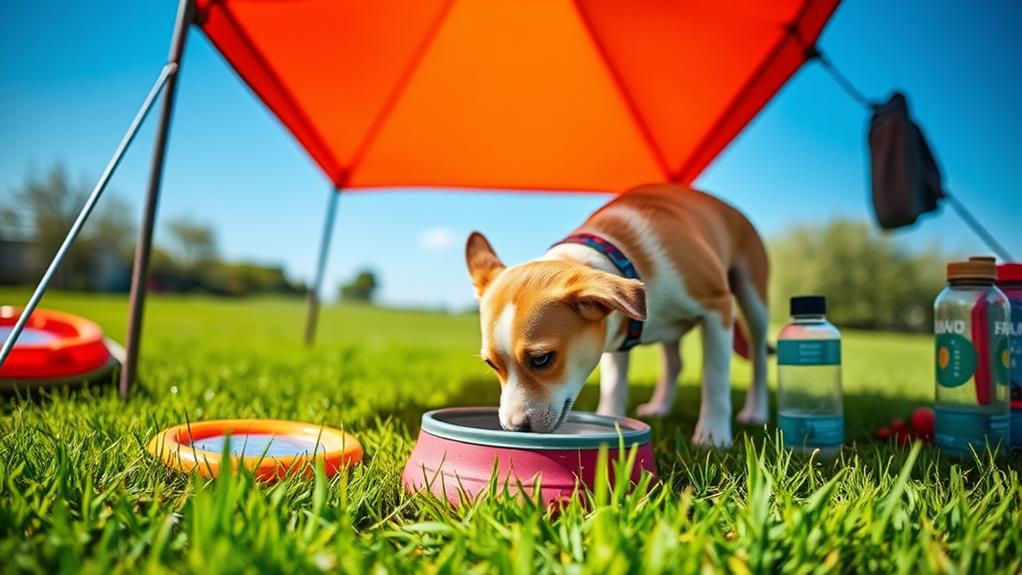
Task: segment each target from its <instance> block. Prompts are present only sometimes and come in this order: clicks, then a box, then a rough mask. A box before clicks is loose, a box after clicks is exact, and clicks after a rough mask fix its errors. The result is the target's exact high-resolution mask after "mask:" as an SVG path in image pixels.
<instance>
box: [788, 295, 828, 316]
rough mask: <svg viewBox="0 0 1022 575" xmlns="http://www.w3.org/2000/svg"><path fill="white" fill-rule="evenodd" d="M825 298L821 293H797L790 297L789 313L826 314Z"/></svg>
mask: <svg viewBox="0 0 1022 575" xmlns="http://www.w3.org/2000/svg"><path fill="white" fill-rule="evenodd" d="M826 314H827V298H825V297H824V296H822V295H797V296H794V297H792V298H791V315H793V316H795V315H826Z"/></svg>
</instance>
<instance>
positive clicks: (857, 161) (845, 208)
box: [0, 0, 1022, 307]
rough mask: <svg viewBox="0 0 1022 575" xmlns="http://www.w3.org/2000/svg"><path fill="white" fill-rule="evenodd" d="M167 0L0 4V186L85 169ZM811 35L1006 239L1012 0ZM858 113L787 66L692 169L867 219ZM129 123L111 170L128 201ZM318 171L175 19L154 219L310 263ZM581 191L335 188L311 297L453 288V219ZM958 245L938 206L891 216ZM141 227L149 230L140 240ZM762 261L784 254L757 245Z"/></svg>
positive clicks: (772, 228) (768, 222) (1016, 34)
mask: <svg viewBox="0 0 1022 575" xmlns="http://www.w3.org/2000/svg"><path fill="white" fill-rule="evenodd" d="M175 5H176V2H173V1H170V0H165V1H159V2H157V1H143V2H139V1H137V0H116V1H110V2H104V3H94V2H79V1H71V0H64V1H55V2H8V3H6V4H5V7H4V17H3V18H2V19H0V201H5V200H9V199H10V193H11V190H12V189H13V188H14V187H15V186H17V185H18V184H19V183H20V182H22V181H23V179H24V178H25V175H26V174H27V173H28V172H29V170H30V169H32V168H33V167H35V168H37V169H45V168H47V167H48V166H50V165H51V164H52V163H53V162H55V161H58V160H59V161H62V162H64V163H65V165H66V166H67V167H68V168H69V169H70V170H71V172H72V173H73V174H74V175H75V177H76V178H82V179H83V180H88V181H94V179H95V178H96V177H97V176H98V175H99V173H100V172H101V170H102V168H103V166H104V165H105V163H106V162H107V160H108V158H109V156H110V154H111V153H112V151H113V149H114V147H115V146H116V143H117V141H118V140H119V138H120V136H121V134H122V132H123V130H124V129H125V128H126V127H127V124H128V122H129V121H130V119H131V117H132V115H133V114H134V112H135V109H136V108H137V106H138V105H139V103H140V102H141V100H142V98H143V96H144V95H145V93H146V91H147V90H148V89H149V86H150V85H151V83H152V81H153V80H154V78H155V77H156V75H157V73H158V71H159V69H160V66H161V65H162V64H163V62H164V59H165V57H166V52H167V44H168V41H169V37H170V32H171V27H172V22H173V16H174V11H175ZM820 46H821V48H822V49H823V50H824V51H826V52H827V53H828V54H829V55H830V57H831V58H832V59H833V60H834V61H835V62H836V63H837V64H838V66H839V67H841V68H843V69H844V71H845V72H846V73H847V75H848V76H849V77H850V78H851V79H852V80H853V81H854V82H855V83H857V84H858V85H859V86H860V87H861V88H862V89H863V90H864V91H866V92H867V93H868V94H870V95H873V96H884V95H886V94H887V92H888V90H889V89H891V88H893V87H899V88H901V89H903V90H905V91H906V92H907V93H908V94H909V95H910V98H911V102H912V104H913V105H914V112H915V115H916V117H917V118H918V119H919V120H920V121H921V122H922V124H923V125H924V127H925V129H926V130H927V133H928V135H929V137H930V140H931V142H932V144H933V145H934V147H935V149H936V151H937V154H938V156H939V157H940V159H941V161H942V164H943V167H944V169H945V172H946V175H947V180H948V185H949V189H951V190H952V191H954V192H956V193H957V194H958V195H959V196H960V197H961V198H962V199H963V200H965V201H966V202H967V203H968V204H970V205H971V206H972V208H973V210H974V212H975V213H976V215H977V216H978V217H980V218H981V219H982V220H983V221H984V222H986V224H987V225H988V226H989V227H990V229H991V230H993V231H994V233H995V234H997V235H998V236H999V237H1000V238H1001V240H1002V241H1003V242H1004V243H1005V244H1006V245H1007V247H1008V249H1009V250H1012V251H1013V252H1014V253H1015V254H1016V257H1019V256H1018V254H1022V225H1020V223H1022V217H1020V216H1022V191H1020V189H1019V187H1020V177H1019V167H1020V165H1022V144H1020V137H1022V3H1019V2H1009V1H1004V2H983V3H978V4H975V3H974V4H971V5H969V4H967V3H964V2H958V1H950V0H945V1H939V2H929V1H926V2H924V1H922V0H917V1H915V2H886V1H880V0H870V1H854V0H852V1H849V2H847V3H846V4H845V5H842V6H841V7H839V8H838V10H837V12H836V14H835V15H834V18H833V19H832V21H831V23H830V24H829V26H828V28H827V29H826V30H825V31H824V34H823V37H822V39H821V42H820ZM866 121H867V117H866V115H865V114H864V112H863V111H862V110H861V109H859V108H858V107H857V106H856V105H855V104H853V103H852V102H851V101H850V100H849V99H848V98H847V97H846V96H845V95H844V94H843V93H842V92H840V91H839V90H838V88H837V87H836V86H835V85H834V83H833V82H832V81H831V80H830V78H829V77H828V76H826V75H825V74H824V72H823V71H822V70H821V68H820V67H819V66H818V65H813V64H811V65H809V66H806V67H805V68H803V69H802V70H801V71H800V72H799V73H798V74H797V75H796V76H795V77H794V78H793V79H792V80H791V82H789V83H788V84H787V85H786V86H785V88H784V89H783V90H782V91H781V92H780V93H779V94H778V95H777V97H776V98H775V99H774V100H773V101H772V102H771V103H770V104H769V105H768V106H767V107H766V108H765V109H764V110H763V111H762V112H761V113H760V115H759V116H758V117H757V118H756V119H755V120H754V121H753V122H752V123H751V124H750V125H749V126H748V127H747V128H746V130H745V131H744V132H743V133H742V134H741V135H740V136H739V137H738V139H737V140H735V142H734V143H732V145H731V146H730V147H729V148H728V149H727V150H726V151H725V152H724V154H723V155H722V156H721V157H720V158H719V159H718V160H717V161H716V162H715V163H714V164H713V165H712V166H711V167H710V169H709V170H707V171H706V172H705V173H704V174H703V176H702V177H701V178H700V179H699V180H698V182H697V185H698V187H701V188H702V189H705V190H707V191H711V192H713V193H716V194H718V195H720V196H722V197H724V198H726V199H727V200H729V201H731V202H733V203H735V204H736V205H738V206H739V207H740V208H742V209H743V210H744V211H745V212H746V213H747V214H748V215H749V216H750V218H751V219H752V220H753V222H754V223H755V224H756V225H757V226H758V227H759V229H760V230H761V232H762V233H763V234H764V235H770V234H776V233H778V232H781V231H783V230H784V228H785V227H786V226H788V225H791V224H792V223H798V222H809V221H819V220H825V219H827V218H830V217H833V216H848V217H854V218H861V219H868V218H870V217H871V216H870V212H869V211H868V204H867V193H868V188H867V172H866V170H867V164H866V161H865V155H864V154H865V150H866V148H865V131H866ZM151 143H152V125H150V126H148V129H146V130H145V131H144V132H143V133H142V134H141V135H140V138H139V140H138V141H137V145H136V146H135V147H134V148H133V149H132V151H131V152H130V154H129V155H128V157H127V158H126V160H125V162H124V164H123V166H122V168H121V170H120V171H119V172H118V174H117V175H116V177H115V178H114V180H113V184H112V190H113V191H114V193H116V194H117V195H119V196H120V197H122V198H124V199H125V200H127V201H129V202H131V203H132V204H133V205H134V207H135V209H136V210H139V209H140V207H141V203H142V196H143V191H144V187H145V181H146V174H147V169H148V160H149V151H150V148H151ZM327 193H328V182H327V181H326V180H325V179H324V178H323V177H322V176H321V174H320V173H319V171H318V169H317V168H316V167H315V165H314V164H313V163H312V162H311V161H310V160H309V159H308V158H307V157H306V155H305V153H304V152H303V151H302V150H301V148H299V147H298V146H297V145H296V143H295V142H294V140H293V139H292V138H291V136H290V135H289V134H288V133H287V132H286V131H285V130H284V129H283V128H282V127H281V125H280V124H279V123H278V122H277V120H276V119H275V118H273V117H272V116H271V115H270V114H269V113H268V112H267V111H266V109H265V108H264V107H263V106H262V104H260V103H259V102H258V101H257V100H256V99H255V98H254V97H253V95H252V94H251V93H250V92H249V91H248V89H247V88H246V87H245V86H244V84H242V83H241V81H240V80H239V79H238V78H237V76H236V75H235V74H234V72H233V71H232V70H231V69H230V68H228V66H227V65H226V64H225V63H224V62H223V60H222V59H221V58H220V56H219V55H218V54H217V53H216V52H215V50H214V49H213V48H212V47H211V45H210V44H209V42H208V41H207V40H206V39H205V37H203V36H202V34H201V33H195V34H192V35H191V37H190V39H189V42H188V46H187V50H186V59H185V62H184V67H183V75H182V80H181V85H180V92H179V100H178V107H177V110H176V115H175V118H174V126H173V131H172V135H171V143H170V153H169V156H168V164H167V170H166V176H165V180H164V189H163V200H162V203H161V205H160V217H161V219H162V221H166V220H168V219H170V218H171V217H173V216H180V215H185V216H188V217H191V218H193V219H195V220H198V221H203V222H208V223H211V224H213V225H215V227H216V229H217V232H218V239H219V243H220V247H221V251H222V252H223V254H224V255H225V256H227V257H229V258H239V259H240V258H244V259H250V260H256V261H261V262H268V263H280V264H283V265H285V266H286V267H287V268H288V270H290V271H291V273H292V274H294V275H295V276H296V277H298V278H302V279H308V278H310V277H311V275H312V269H313V267H314V261H315V256H316V254H315V248H316V246H317V243H318V241H319V234H320V228H321V225H322V213H323V207H324V206H325V203H326V198H327ZM603 201H605V198H604V197H600V196H580V197H564V196H554V195H525V194H473V193H464V192H459V193H439V192H430V193H424V192H408V191H394V192H386V193H365V194H356V195H349V196H344V197H342V198H341V206H340V213H339V220H338V225H337V228H336V233H335V236H334V247H333V251H332V255H331V258H330V262H329V273H328V278H327V279H328V281H327V289H326V290H325V292H326V294H327V295H330V296H332V295H333V294H334V293H336V286H337V284H338V283H339V281H340V280H341V279H342V278H344V277H346V276H350V275H351V274H352V273H353V272H354V270H356V269H357V268H360V267H362V266H371V267H373V268H375V269H376V270H377V271H378V272H379V273H380V274H381V276H382V281H383V290H382V296H383V298H384V299H385V300H386V301H388V302H391V303H399V304H416V305H441V304H447V305H452V306H458V307H460V306H463V305H466V304H468V303H469V302H471V299H472V295H471V289H470V286H469V283H468V280H467V278H466V273H465V270H464V263H463V261H462V242H463V240H464V237H465V235H466V234H467V233H468V231H470V230H472V229H480V230H482V231H484V232H485V233H486V234H487V235H489V236H490V238H491V240H492V241H493V243H494V245H495V247H496V248H497V251H498V253H499V254H500V255H501V256H502V257H503V258H504V260H505V261H507V262H512V263H513V262H518V261H522V260H525V259H528V258H531V257H535V256H537V255H538V254H540V253H541V252H542V251H543V250H544V249H545V248H546V246H548V245H549V244H550V243H551V242H552V241H554V240H556V239H558V238H559V237H561V236H562V235H563V234H564V233H565V232H567V231H568V230H570V229H572V227H574V226H575V225H576V224H578V223H579V222H581V221H582V220H583V219H584V217H585V216H586V214H587V213H588V212H589V211H591V210H592V209H594V208H595V207H597V206H598V205H599V204H600V203H602V202H603ZM896 235H897V238H898V241H903V242H907V243H909V244H910V245H924V244H928V243H930V242H939V243H940V245H941V246H943V247H944V248H945V249H947V250H953V251H960V252H966V251H968V252H974V251H977V250H980V245H979V243H978V242H977V241H976V240H975V239H974V238H973V237H972V235H971V234H970V233H969V232H968V231H967V230H966V229H965V228H964V227H963V225H962V224H961V223H960V222H959V221H958V219H957V218H956V216H955V215H954V214H951V213H943V214H937V215H931V216H930V217H927V218H926V219H925V220H924V221H923V222H922V223H921V224H919V225H917V226H916V227H914V228H913V229H910V230H906V231H901V232H898V233H897V234H896ZM158 239H159V238H158ZM775 265H794V262H776V263H775Z"/></svg>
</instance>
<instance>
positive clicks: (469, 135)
mask: <svg viewBox="0 0 1022 575" xmlns="http://www.w3.org/2000/svg"><path fill="white" fill-rule="evenodd" d="M837 1H838V0H768V1H764V0H740V1H736V0H727V1H720V0H675V1H670V0H574V1H572V0H386V1H376V0H290V1H278V0H199V2H198V8H199V13H198V22H199V25H200V26H201V28H202V30H203V31H204V32H205V33H206V35H207V36H208V37H209V38H210V40H211V41H212V42H213V44H214V45H215V46H216V47H217V49H218V50H219V51H220V52H221V53H222V54H223V55H224V57H225V58H226V59H227V61H228V62H230V64H231V65H232V66H233V67H234V69H235V70H237V72H238V74H240V75H241V77H242V78H243V79H244V80H245V82H246V83H248V85H249V86H250V87H251V88H252V90H254V91H255V93H256V94H257V95H258V96H259V97H260V98H261V99H262V101H263V102H265V103H266V105H267V106H269V108H270V109H271V110H273V112H274V113H275V114H276V115H277V116H278V117H279V118H280V120H281V121H282V122H283V123H284V124H285V125H286V126H287V127H288V129H289V130H290V131H291V132H292V133H293V134H294V136H295V137H296V138H297V139H298V140H299V142H301V144H302V146H304V147H305V149H306V150H307V151H308V152H309V154H310V155H311V156H312V157H313V158H314V159H315V161H316V162H317V163H318V164H319V166H320V167H321V168H322V169H323V171H324V172H325V173H326V174H327V176H328V177H329V178H330V179H331V180H332V181H333V183H334V184H335V185H337V186H338V187H343V188H345V189H350V188H367V187H390V186H443V187H473V188H508V189H542V190H564V191H575V190H600V191H612V192H619V191H621V190H623V189H625V188H628V187H630V186H633V185H636V184H640V183H646V182H654V181H677V182H682V183H689V182H691V181H692V180H693V179H695V177H696V176H698V175H699V173H700V172H701V171H702V170H703V169H704V168H705V167H706V165H707V164H709V163H710V162H711V161H712V160H713V158H714V157H716V155H717V154H718V153H719V152H720V151H721V149H723V148H724V146H725V145H727V143H728V142H730V141H731V139H732V138H734V136H735V135H736V134H737V133H738V132H739V131H740V130H741V129H742V127H743V126H745V124H746V123H747V122H748V121H749V120H750V119H751V118H752V117H753V116H754V115H755V114H756V113H757V112H758V111H759V110H760V108H762V107H763V105H764V104H765V103H766V102H767V101H768V100H769V99H770V97H771V96H773V94H774V93H775V92H776V91H777V90H778V88H780V87H781V85H782V84H784V82H785V81H786V80H787V79H788V78H789V77H790V76H791V75H792V73H794V72H795V70H796V69H798V67H799V66H800V65H801V64H802V63H803V62H804V61H805V59H806V47H807V46H812V45H813V44H814V43H815V41H816V38H817V37H818V36H819V34H820V31H821V29H822V28H823V26H824V24H825V23H826V21H827V19H828V18H829V17H830V15H831V13H832V12H833V10H834V8H835V6H836V5H837Z"/></svg>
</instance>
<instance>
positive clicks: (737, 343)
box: [732, 320, 777, 360]
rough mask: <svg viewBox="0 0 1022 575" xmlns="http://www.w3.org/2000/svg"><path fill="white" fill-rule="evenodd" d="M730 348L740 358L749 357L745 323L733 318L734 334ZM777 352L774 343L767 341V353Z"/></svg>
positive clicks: (746, 358)
mask: <svg viewBox="0 0 1022 575" xmlns="http://www.w3.org/2000/svg"><path fill="white" fill-rule="evenodd" d="M732 349H734V351H735V353H737V354H738V356H739V357H741V358H742V359H745V360H748V359H749V336H748V335H747V334H746V333H745V325H744V324H743V323H742V322H740V321H738V320H735V336H734V340H733V342H732ZM776 353H777V348H776V347H774V344H772V343H770V342H769V341H768V342H767V355H774V354H776Z"/></svg>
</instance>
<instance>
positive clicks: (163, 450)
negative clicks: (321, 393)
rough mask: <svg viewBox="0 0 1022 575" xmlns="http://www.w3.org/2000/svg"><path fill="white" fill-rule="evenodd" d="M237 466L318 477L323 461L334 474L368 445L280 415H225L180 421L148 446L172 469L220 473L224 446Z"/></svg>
mask: <svg viewBox="0 0 1022 575" xmlns="http://www.w3.org/2000/svg"><path fill="white" fill-rule="evenodd" d="M225 444H227V445H228V447H229V453H230V460H231V468H232V469H237V468H238V466H239V465H243V466H244V467H245V469H248V470H249V471H251V472H252V473H253V474H254V475H255V476H256V477H257V478H259V479H261V480H264V481H272V480H276V479H279V478H281V477H284V476H285V475H288V474H292V473H300V474H303V475H304V476H305V477H312V474H313V466H314V465H315V464H316V463H317V462H320V461H322V462H323V470H324V471H325V472H326V475H327V476H328V477H330V476H333V475H334V474H336V473H337V471H338V470H339V469H341V468H342V467H347V466H350V465H355V464H357V463H358V462H359V461H361V460H362V444H360V443H359V442H358V440H357V439H355V437H354V436H352V435H351V434H348V433H344V432H343V431H340V430H338V429H334V428H332V427H325V426H322V425H314V424H312V423H302V422H299V421H284V420H279V419H219V420H210V421H199V422H193V423H190V424H185V425H177V426H174V427H171V428H170V429H167V430H164V431H162V432H160V433H158V434H157V435H156V436H155V437H153V438H152V439H151V440H150V441H149V445H148V450H149V452H150V453H152V454H153V455H154V456H156V458H157V459H159V460H160V461H162V462H163V464H164V465H166V466H167V467H168V468H170V469H174V470H177V471H181V472H184V473H191V472H195V473H198V474H199V475H201V476H203V477H216V476H218V475H219V474H220V468H221V465H223V464H224V462H223V461H222V458H223V453H224V446H225Z"/></svg>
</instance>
